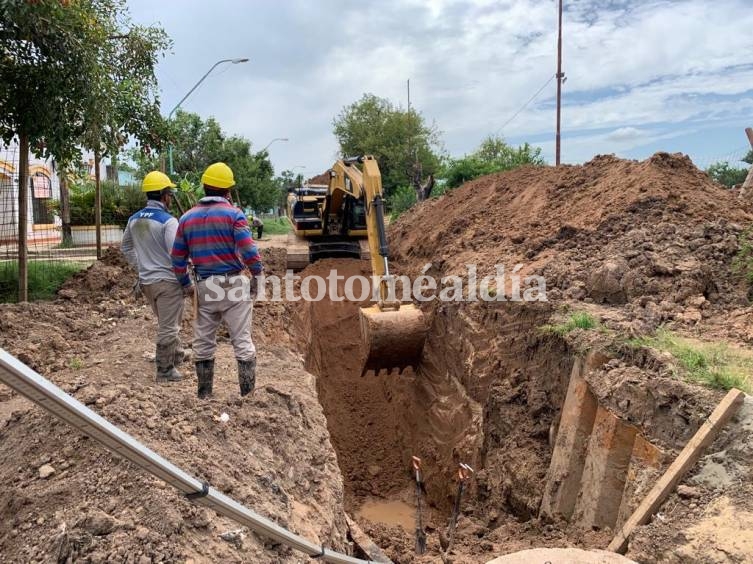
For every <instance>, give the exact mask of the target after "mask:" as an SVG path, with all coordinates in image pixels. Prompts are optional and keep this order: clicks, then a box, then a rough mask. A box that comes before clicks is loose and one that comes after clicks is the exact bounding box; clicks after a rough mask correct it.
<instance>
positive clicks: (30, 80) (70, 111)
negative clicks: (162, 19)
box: [0, 0, 168, 164]
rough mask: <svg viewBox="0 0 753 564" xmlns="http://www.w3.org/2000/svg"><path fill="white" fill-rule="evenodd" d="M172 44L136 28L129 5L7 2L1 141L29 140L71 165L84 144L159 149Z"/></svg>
mask: <svg viewBox="0 0 753 564" xmlns="http://www.w3.org/2000/svg"><path fill="white" fill-rule="evenodd" d="M167 45H168V40H167V38H166V36H165V35H164V32H163V31H162V30H161V29H159V28H156V27H138V26H133V25H132V24H131V22H130V19H129V17H128V13H127V9H126V5H125V0H79V1H76V2H67V1H63V0H39V1H37V2H22V1H14V2H2V3H1V4H0V61H2V64H0V84H2V85H3V88H2V89H0V137H2V139H3V141H5V142H6V143H9V142H10V141H12V140H13V139H14V138H15V137H17V136H19V135H21V134H23V135H25V136H28V139H29V143H30V146H31V148H32V151H33V152H34V153H35V154H37V155H39V156H42V157H47V156H50V155H52V156H54V157H55V158H56V159H57V160H58V162H61V163H63V164H67V163H70V162H72V161H74V160H76V159H77V158H79V157H80V146H81V145H82V144H83V145H84V146H86V147H88V148H98V147H99V146H100V145H102V144H104V146H105V147H107V148H113V149H114V148H115V147H117V146H119V145H121V144H122V143H124V142H126V141H127V139H128V137H129V135H133V136H134V137H136V138H137V139H139V140H141V141H142V142H145V143H148V144H150V145H151V144H156V143H157V142H158V139H159V134H158V133H156V130H158V128H159V125H160V123H161V118H160V117H159V104H158V99H157V93H156V79H155V78H154V72H153V71H154V65H155V63H156V59H157V57H158V56H159V53H161V52H162V50H164V49H165V48H166V47H167Z"/></svg>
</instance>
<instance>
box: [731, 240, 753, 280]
mask: <svg viewBox="0 0 753 564" xmlns="http://www.w3.org/2000/svg"><path fill="white" fill-rule="evenodd" d="M732 270H733V272H735V273H737V274H741V275H743V276H744V277H745V279H746V280H747V281H748V284H753V231H752V230H751V229H748V230H746V231H745V232H744V233H743V234H742V235H741V236H740V250H739V251H738V252H737V255H736V256H735V258H734V259H733V260H732Z"/></svg>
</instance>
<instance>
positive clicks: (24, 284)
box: [18, 132, 29, 302]
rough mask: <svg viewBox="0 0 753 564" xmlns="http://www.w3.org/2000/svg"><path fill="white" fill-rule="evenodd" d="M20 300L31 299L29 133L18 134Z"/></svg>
mask: <svg viewBox="0 0 753 564" xmlns="http://www.w3.org/2000/svg"><path fill="white" fill-rule="evenodd" d="M18 145H19V148H18V301H19V302H27V301H29V264H28V258H29V249H28V244H27V239H28V237H27V236H28V227H29V226H28V225H27V222H28V220H29V207H28V206H29V135H28V134H27V133H25V132H21V133H19V135H18Z"/></svg>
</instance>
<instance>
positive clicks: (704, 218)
mask: <svg viewBox="0 0 753 564" xmlns="http://www.w3.org/2000/svg"><path fill="white" fill-rule="evenodd" d="M751 219H753V216H751V214H750V213H749V210H745V209H743V207H742V202H741V201H740V200H739V199H738V198H737V197H736V195H735V194H734V193H732V192H730V191H729V190H726V189H724V188H722V187H720V186H719V185H718V184H715V183H714V182H712V181H711V180H710V179H709V178H708V176H707V175H706V174H705V173H703V172H701V171H699V170H698V169H696V168H695V167H694V166H693V164H692V163H691V161H690V159H688V157H686V156H683V155H669V154H666V153H657V154H656V155H654V156H653V157H651V158H650V159H648V160H646V161H642V162H636V161H627V160H622V159H618V158H616V157H614V156H599V157H596V158H594V159H593V160H592V161H590V162H588V163H586V164H584V165H582V166H563V167H557V168H554V167H525V168H520V169H516V170H514V171H511V172H505V173H499V174H494V175H490V176H486V177H483V178H479V179H477V180H474V181H472V182H469V183H467V184H465V185H464V186H462V187H461V188H459V189H457V190H454V191H452V192H450V193H449V194H447V195H446V196H444V197H442V198H439V199H436V200H432V201H430V202H428V203H425V204H423V205H421V206H417V207H416V208H414V209H413V210H411V211H410V212H409V213H407V214H405V215H404V216H402V217H401V218H400V219H399V220H398V221H397V222H396V223H395V224H393V225H392V226H391V227H390V235H391V241H392V245H393V253H394V255H395V258H396V259H397V260H398V261H399V262H400V263H402V264H403V265H405V266H406V267H407V268H408V269H409V270H415V268H416V267H417V266H418V265H419V264H420V265H421V266H422V265H423V264H422V261H423V262H432V261H434V262H435V263H437V266H439V268H441V270H442V271H443V272H458V271H460V270H461V269H462V268H463V265H465V264H477V265H478V267H479V272H480V274H489V273H491V272H493V266H494V265H495V264H504V265H505V266H506V267H508V269H510V268H512V267H513V266H514V265H515V264H516V263H523V264H524V265H525V267H524V268H523V270H522V271H521V272H522V273H531V272H535V273H539V274H544V275H545V276H546V277H547V287H548V288H555V289H558V290H561V291H566V292H568V296H567V297H570V298H575V299H583V298H591V299H592V300H594V301H596V302H607V303H624V302H626V301H631V300H633V299H635V298H638V297H641V296H646V295H659V294H665V293H668V292H667V291H668V290H670V289H671V288H672V287H673V286H674V287H679V288H678V291H677V292H676V296H674V301H677V302H683V301H684V300H686V299H687V298H689V297H695V296H697V295H704V296H706V297H707V298H708V295H709V294H711V295H716V294H720V295H721V294H729V291H731V290H734V288H733V286H732V285H731V284H729V283H728V282H727V281H726V280H723V281H722V282H721V283H720V282H719V281H718V280H712V279H711V278H712V274H714V273H716V274H717V275H718V274H719V267H721V268H722V271H721V272H724V273H725V274H727V273H729V271H730V263H731V258H732V256H734V253H735V252H736V251H737V249H738V242H737V239H738V236H739V234H740V232H741V230H742V226H743V225H744V224H745V223H747V222H750V221H751ZM437 249H439V250H440V254H441V259H440V260H437V259H438V253H437ZM550 278H551V279H550ZM716 278H734V277H733V276H723V277H722V276H716ZM737 295H738V296H739V292H737ZM728 297H729V296H728Z"/></svg>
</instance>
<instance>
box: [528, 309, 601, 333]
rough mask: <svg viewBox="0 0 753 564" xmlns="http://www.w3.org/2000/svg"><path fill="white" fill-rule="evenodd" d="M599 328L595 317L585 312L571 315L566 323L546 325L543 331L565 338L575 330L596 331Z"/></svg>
mask: <svg viewBox="0 0 753 564" xmlns="http://www.w3.org/2000/svg"><path fill="white" fill-rule="evenodd" d="M598 326H599V322H598V320H597V319H596V318H595V317H594V316H593V315H591V314H590V313H588V312H585V311H576V312H573V313H571V314H570V316H569V317H568V318H567V320H566V321H565V322H564V323H559V324H557V325H544V326H543V327H541V330H542V331H543V332H544V333H554V334H555V335H559V336H560V337H563V336H565V335H567V334H568V333H570V332H571V331H573V330H575V329H586V330H588V329H596V328H597V327H598Z"/></svg>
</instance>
